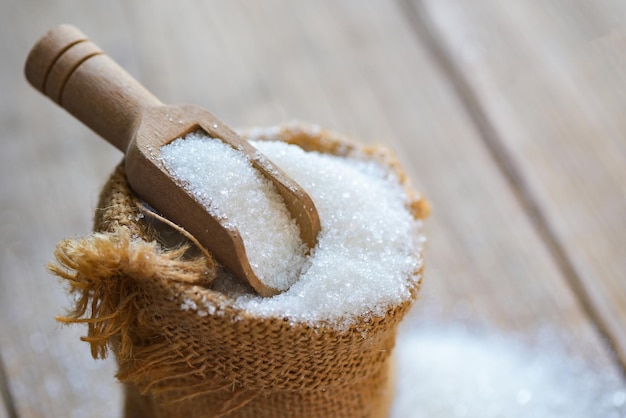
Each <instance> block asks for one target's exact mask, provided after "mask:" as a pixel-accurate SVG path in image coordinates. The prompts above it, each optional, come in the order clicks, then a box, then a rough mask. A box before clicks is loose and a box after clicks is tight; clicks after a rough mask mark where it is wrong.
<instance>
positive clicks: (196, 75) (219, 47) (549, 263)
mask: <svg viewBox="0 0 626 418" xmlns="http://www.w3.org/2000/svg"><path fill="white" fill-rule="evenodd" d="M6 10H7V13H3V14H1V15H0V23H2V25H0V39H1V40H2V42H3V43H4V44H5V45H3V53H4V56H3V58H4V59H3V60H0V91H2V92H3V100H2V101H0V117H2V121H3V127H4V135H5V136H6V137H7V138H10V139H11V141H5V142H4V146H5V149H4V152H3V153H0V159H1V160H0V162H1V163H0V179H1V180H0V186H1V187H0V193H1V194H2V199H0V202H1V203H0V210H1V213H2V215H3V220H4V221H3V223H2V225H1V229H0V237H1V238H2V240H3V242H10V243H11V245H10V246H6V247H3V250H2V252H0V272H1V273H0V274H1V276H2V280H0V317H2V318H3V320H2V321H1V322H0V350H1V353H2V356H3V360H4V361H5V364H6V369H7V370H6V371H7V376H8V377H9V384H10V387H11V391H12V393H13V396H14V399H15V406H16V409H17V411H18V413H19V415H20V416H28V417H44V416H85V417H109V416H118V415H119V410H120V391H119V387H118V386H117V385H116V384H115V382H114V378H113V374H114V371H115V366H114V364H113V362H95V361H93V360H91V359H90V357H89V354H88V347H87V346H86V345H85V344H84V343H81V342H79V341H78V336H79V335H82V334H84V333H85V330H84V329H83V328H80V327H77V328H62V329H58V327H57V326H56V325H55V324H54V321H53V319H52V318H53V316H54V315H55V314H58V313H62V309H63V307H66V306H68V305H69V301H68V298H67V297H66V296H65V295H64V292H63V290H62V288H61V287H60V286H59V285H58V283H56V282H55V280H51V278H50V277H49V276H48V275H47V274H46V273H45V271H44V269H43V267H42V266H43V265H44V264H45V263H46V261H48V260H49V259H50V257H51V254H52V249H53V246H54V243H55V242H56V241H58V240H59V239H62V238H64V237H66V236H71V235H74V234H83V233H87V232H88V230H89V227H90V220H91V213H92V207H93V205H94V204H95V200H96V196H97V192H98V188H99V186H100V185H101V183H102V182H103V181H104V179H105V178H106V176H107V174H108V173H109V172H110V171H111V170H112V168H113V166H114V165H115V164H116V163H117V161H119V158H120V154H119V153H118V152H117V151H116V150H114V149H112V147H110V146H109V145H108V144H106V143H104V141H102V140H100V139H98V138H96V137H95V135H93V134H92V133H90V132H89V131H87V130H86V129H85V128H83V127H82V126H80V124H79V123H78V122H76V121H73V120H72V119H71V118H70V117H69V116H68V115H67V114H65V113H64V112H63V111H62V110H60V109H56V108H54V106H53V105H52V104H51V103H50V102H48V101H46V100H45V99H44V98H42V97H41V95H39V94H38V93H36V92H34V91H33V90H32V89H31V88H30V87H29V86H27V85H26V83H25V82H21V83H20V82H19V81H16V79H18V78H21V67H22V65H23V61H24V59H25V56H26V53H27V50H28V48H29V47H30V46H31V45H32V43H33V42H34V41H35V39H36V38H37V37H38V36H39V35H40V34H41V33H42V32H43V31H45V30H46V29H48V28H50V27H53V26H55V25H56V24H58V23H60V22H62V21H66V22H70V23H74V24H76V25H77V26H79V27H80V28H82V29H83V30H84V31H85V32H86V33H88V34H89V35H90V36H91V37H92V38H93V39H94V40H95V41H96V42H97V43H98V44H100V45H101V46H102V47H103V48H104V49H105V50H106V51H107V52H108V53H109V54H110V55H112V56H113V57H114V58H115V59H116V60H118V61H119V62H120V63H121V64H122V65H124V66H125V67H126V68H128V69H129V70H130V72H131V73H133V74H134V75H136V76H137V77H138V78H139V79H140V80H142V81H143V82H144V83H145V84H146V85H147V86H148V87H149V88H150V89H151V90H153V91H154V92H155V93H156V94H157V95H158V96H159V97H160V98H162V99H163V100H164V101H167V102H171V103H176V102H191V103H196V104H200V105H202V106H205V107H207V108H208V109H210V110H212V111H214V112H215V113H216V114H218V115H219V116H220V117H221V118H223V119H224V120H225V121H226V122H228V123H230V124H232V125H234V126H253V125H269V124H275V123H278V122H281V121H285V120H291V119H300V120H308V121H314V122H316V123H319V124H320V125H322V126H325V127H329V128H332V129H335V130H337V131H340V132H344V133H347V134H350V135H353V136H355V137H359V138H362V139H363V140H365V141H367V142H376V141H380V142H384V143H386V144H389V145H390V146H392V147H393V148H394V149H395V150H396V151H397V153H398V154H399V155H400V156H401V159H402V161H403V162H404V163H405V165H406V167H407V170H408V172H409V173H410V174H411V176H412V177H413V179H414V181H415V183H416V185H417V186H418V188H420V189H422V190H423V191H424V193H425V194H426V195H427V196H428V197H429V198H430V199H431V200H432V202H433V206H434V208H435V209H434V215H433V217H432V218H431V220H430V221H429V222H428V233H429V235H430V237H431V241H430V244H429V246H430V249H429V252H428V255H427V260H428V272H427V277H426V283H425V290H424V295H423V297H422V299H421V300H420V303H419V306H420V309H419V310H418V311H416V315H422V316H428V317H429V318H447V319H451V318H452V319H453V318H457V319H458V318H459V317H462V318H463V320H465V321H468V322H485V323H487V324H490V325H492V326H497V327H499V328H501V329H502V330H504V331H506V332H516V333H518V332H521V333H524V334H525V335H526V336H527V338H528V339H532V337H533V336H534V335H535V334H536V332H538V331H539V330H540V329H543V328H544V327H548V328H550V329H553V330H557V331H558V332H557V338H561V339H563V340H567V341H570V342H571V346H570V350H571V352H572V353H573V354H575V355H577V356H580V357H583V358H585V359H587V360H588V361H593V362H595V364H596V365H597V366H598V367H601V368H602V369H603V370H606V372H607V373H608V374H611V373H614V372H615V370H614V369H613V368H612V366H613V363H612V360H611V358H610V355H609V354H608V353H607V350H606V349H605V347H604V346H603V344H602V342H601V340H600V339H599V338H598V336H597V334H596V333H595V330H594V328H593V326H592V324H591V323H590V321H589V320H588V318H587V317H586V314H585V312H584V311H583V310H582V309H581V306H580V305H579V302H578V299H577V298H576V295H574V294H573V293H572V291H571V290H570V288H569V286H568V284H567V282H566V280H565V278H564V277H563V275H562V274H561V272H560V271H559V268H558V266H557V264H556V263H555V262H554V260H553V258H552V257H551V255H550V254H549V253H548V251H547V249H546V247H545V245H544V243H543V242H542V241H541V239H540V238H539V236H538V235H537V233H536V232H535V230H534V229H533V226H532V224H531V222H530V221H529V220H528V218H527V216H526V214H525V213H524V210H523V208H522V207H521V206H520V205H519V202H518V201H517V199H516V197H515V193H514V191H512V190H511V189H510V187H509V184H508V183H507V181H506V180H505V179H504V178H503V176H502V174H501V172H500V170H499V168H498V167H497V165H496V164H494V162H493V160H492V158H491V155H490V153H489V151H488V150H487V149H486V148H485V147H484V144H483V142H482V140H481V138H480V135H479V133H478V132H477V131H476V130H475V129H474V126H473V123H472V121H471V120H470V118H469V117H468V115H467V113H466V112H465V110H464V109H463V107H462V105H461V104H460V103H459V102H458V100H457V97H456V95H455V94H454V91H453V90H451V88H450V86H449V85H448V83H447V81H446V80H445V79H443V78H442V77H441V75H440V74H439V71H438V69H437V67H436V66H435V65H433V62H432V60H431V57H430V56H429V54H428V53H427V52H426V50H425V49H424V47H423V45H422V44H421V43H420V42H419V41H418V40H417V39H416V38H415V37H414V34H413V33H412V32H411V28H410V27H409V25H408V24H407V22H406V20H405V19H404V17H403V16H402V14H401V12H400V10H399V9H397V8H395V6H394V4H392V3H390V2H367V3H364V2H359V1H354V0H352V1H350V0H348V1H325V2H315V3H312V2H311V3H309V2H307V3H304V2H300V3H297V4H295V3H292V2H288V1H278V0H272V1H266V2H263V3H262V4H261V3H260V2H256V1H253V0H241V1H232V2H219V1H207V2H176V3H174V2H168V1H155V2H153V3H151V5H150V7H146V6H145V5H141V4H140V3H139V2H124V1H120V2H107V3H102V4H99V3H89V4H86V3H84V2H81V1H77V0H74V1H67V2H63V3H62V4H55V5H54V6H51V5H49V4H48V3H47V2H43V1H39V0H27V1H17V0H10V1H9V3H8V6H7V8H6ZM113 22H114V23H113ZM112 25H113V26H114V27H115V30H111V28H112V27H113V26H112ZM9 41H10V44H9ZM29 115H36V117H37V120H36V123H35V122H34V121H33V120H32V118H31V117H29ZM536 278H540V280H537V279H536Z"/></svg>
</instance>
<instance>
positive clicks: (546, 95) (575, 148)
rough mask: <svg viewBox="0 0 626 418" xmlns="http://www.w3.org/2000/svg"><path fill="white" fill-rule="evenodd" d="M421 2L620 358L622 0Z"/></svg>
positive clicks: (625, 346) (539, 222) (625, 276)
mask: <svg viewBox="0 0 626 418" xmlns="http://www.w3.org/2000/svg"><path fill="white" fill-rule="evenodd" d="M416 6H417V9H418V12H419V11H421V12H420V14H421V16H420V20H422V21H424V22H429V23H428V26H429V29H428V30H431V31H432V35H431V36H432V38H433V39H437V40H438V41H437V44H438V47H440V48H441V49H442V50H443V53H444V54H446V55H447V56H448V57H449V65H450V66H452V67H454V68H455V70H454V74H453V77H455V78H456V79H457V80H456V83H465V84H467V86H468V94H469V95H472V96H473V97H474V100H475V101H476V102H475V108H474V109H473V111H474V112H481V113H482V114H484V115H485V120H484V121H482V122H483V123H484V124H485V125H488V126H489V128H490V129H492V130H493V138H490V141H492V142H490V143H489V146H490V148H491V149H492V152H493V153H494V155H495V158H496V159H498V160H499V163H500V165H502V166H504V167H506V168H507V169H508V170H509V173H508V177H509V179H510V181H511V183H512V185H513V187H514V188H516V189H517V190H518V193H519V194H520V199H521V201H522V204H523V205H525V207H526V208H527V211H528V212H529V214H531V215H532V216H533V217H535V224H536V228H538V229H543V231H541V235H542V238H543V240H544V241H545V242H546V244H547V245H548V246H549V249H550V252H551V254H552V256H553V257H554V258H555V259H556V260H557V262H558V263H559V265H560V269H561V271H562V273H563V274H564V276H565V277H566V278H567V280H569V281H570V283H571V286H572V288H574V289H576V291H577V292H578V294H579V295H580V296H581V301H582V303H583V304H584V305H585V307H586V309H587V311H588V314H589V315H590V316H592V317H594V318H595V320H596V323H597V324H598V327H599V328H600V330H601V331H602V332H603V333H604V334H606V335H607V336H608V337H609V338H610V339H611V341H613V343H614V344H615V348H616V350H617V351H618V353H619V356H620V358H621V361H622V363H623V364H626V292H625V291H624V288H625V287H626V257H625V256H624V255H625V254H626V252H625V248H626V123H625V122H624V117H623V112H624V97H625V95H626V84H625V83H624V81H625V79H624V74H625V73H624V68H626V54H625V53H624V52H625V51H624V47H626V27H624V26H620V25H621V24H622V23H623V22H624V21H625V19H626V3H624V2H611V1H603V2H587V1H551V2H545V1H542V0H532V1H524V2H497V1H488V0H485V1H483V0H480V1H476V2H471V5H470V4H469V3H468V2H463V1H460V0H444V1H439V0H429V1H426V2H424V4H423V5H421V6H420V5H419V4H416ZM424 26H426V25H424Z"/></svg>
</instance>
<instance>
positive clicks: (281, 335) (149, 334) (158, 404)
mask: <svg viewBox="0 0 626 418" xmlns="http://www.w3.org/2000/svg"><path fill="white" fill-rule="evenodd" d="M272 135H275V136H277V137H278V138H279V139H281V140H284V141H287V142H290V143H295V144H297V145H299V146H301V147H302V148H304V149H305V150H309V151H311V150H316V151H320V152H328V153H333V154H339V155H357V154H358V155H362V156H363V155H367V156H368V157H367V158H376V159H379V160H380V161H381V162H383V163H385V164H387V165H389V166H390V167H392V168H393V169H394V170H396V172H397V173H398V175H399V177H400V179H401V181H402V182H405V183H406V178H405V176H404V173H403V172H402V171H401V169H400V168H399V166H398V165H397V163H395V161H394V160H393V159H392V158H391V157H390V156H389V154H387V153H385V152H383V151H382V150H381V149H379V148H365V147H362V146H360V145H357V144H355V143H352V142H349V141H347V140H345V139H343V138H341V137H338V136H336V135H334V134H331V133H329V132H327V131H324V130H320V129H312V128H303V127H300V126H288V127H282V128H280V129H276V130H275V132H273V133H272ZM407 187H409V186H408V185H407ZM413 196H415V195H413ZM411 210H412V212H413V214H414V216H415V217H416V218H423V217H425V216H426V213H427V206H426V203H425V201H424V200H423V199H420V198H419V197H415V198H414V199H413V201H412V205H411ZM163 237H164V234H163V231H162V230H160V231H157V230H155V228H154V227H153V224H152V223H151V222H148V219H147V215H146V214H145V213H144V212H143V211H142V210H141V203H140V202H139V201H138V199H137V198H136V197H135V196H134V195H133V193H132V191H131V190H130V189H129V187H128V184H127V183H126V179H125V177H124V170H123V168H122V166H121V165H120V166H119V167H118V168H117V169H116V171H115V172H114V173H113V175H112V176H111V178H110V179H109V181H108V182H107V184H106V186H105V187H104V189H103V191H102V193H101V198H100V202H99V205H98V209H97V211H96V217H95V224H94V232H93V233H92V234H91V235H90V236H87V237H85V238H82V239H70V240H65V241H63V242H61V243H60V244H59V245H58V247H57V250H56V256H57V263H56V264H53V265H52V266H51V269H52V271H53V272H54V273H55V274H57V275H59V276H60V277H62V278H63V279H65V280H66V281H67V282H68V284H69V287H70V290H71V291H72V292H73V293H76V305H75V306H74V309H73V311H72V313H71V315H69V316H68V317H63V318H60V320H61V321H64V322H69V323H74V322H85V323H87V324H88V328H89V332H88V336H87V337H85V340H86V341H88V342H89V343H90V344H91V348H92V354H93V355H94V357H104V356H105V355H106V354H107V352H108V350H111V351H112V352H113V353H114V354H115V355H116V357H117V360H118V363H119V372H118V378H119V379H120V380H121V381H122V382H124V383H125V384H126V395H127V403H126V412H125V414H126V418H134V417H179V416H180V417H242V418H243V417H255V418H256V417H311V418H313V417H324V418H326V417H384V416H386V414H387V409H388V405H389V401H390V399H391V396H392V387H391V383H392V379H391V377H390V364H391V357H390V354H391V352H392V348H393V345H394V340H395V334H396V329H397V325H398V323H399V322H400V320H401V319H402V317H403V316H404V314H405V313H406V311H407V310H408V309H409V307H410V305H411V304H412V302H413V299H412V300H407V301H406V302H404V303H402V304H400V305H398V306H394V307H391V308H390V309H389V310H388V312H387V314H386V315H385V316H384V317H373V318H367V319H363V320H362V321H356V322H355V323H354V324H353V325H352V326H350V327H349V329H343V330H338V329H336V328H335V327H333V326H332V325H331V324H326V323H319V324H315V326H311V325H307V324H304V323H294V322H293V321H289V320H287V319H283V318H259V317H256V316H253V315H251V314H249V313H247V312H245V311H242V310H240V309H238V308H235V307H234V306H233V305H232V303H231V301H230V300H229V299H228V298H227V297H226V296H224V295H222V294H220V293H217V292H215V291H212V290H211V289H210V282H211V280H212V279H213V278H214V277H215V275H216V272H217V268H218V267H217V265H216V263H215V262H214V260H212V259H211V257H210V255H203V254H199V255H198V254H195V255H193V254H192V255H190V253H191V251H189V250H187V249H186V247H184V246H183V247H176V248H172V247H170V246H167V245H162V244H159V243H157V241H158V240H159V239H161V240H162V239H163ZM420 274H421V272H420ZM418 286H419V282H416V285H415V288H414V289H413V292H412V293H413V297H415V296H416V295H417V292H418ZM183 303H184V304H186V305H190V304H191V305H195V306H211V307H212V308H211V309H208V310H206V311H200V310H199V309H187V310H183V309H181V304H183Z"/></svg>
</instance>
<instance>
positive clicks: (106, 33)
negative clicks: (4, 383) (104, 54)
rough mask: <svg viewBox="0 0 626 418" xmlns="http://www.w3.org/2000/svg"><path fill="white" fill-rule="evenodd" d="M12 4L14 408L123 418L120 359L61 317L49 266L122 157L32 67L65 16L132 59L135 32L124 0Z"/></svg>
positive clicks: (7, 260)
mask: <svg viewBox="0 0 626 418" xmlns="http://www.w3.org/2000/svg"><path fill="white" fill-rule="evenodd" d="M4 3H5V4H4V5H3V12H2V13H0V26H1V27H0V39H1V41H0V42H2V54H3V59H2V60H0V74H1V76H0V89H1V91H2V99H1V100H0V117H1V118H2V138H3V141H2V145H3V151H2V157H0V158H1V159H2V164H0V165H1V168H0V178H1V179H2V180H0V195H1V198H0V202H1V203H0V213H1V214H2V224H1V226H0V236H1V237H2V242H3V244H4V245H3V247H2V250H1V251H0V276H1V278H2V279H1V280H0V317H1V318H2V321H0V350H1V355H2V360H3V362H4V365H5V372H6V376H7V380H8V384H9V386H10V391H11V394H12V395H13V406H14V408H15V410H16V412H17V416H20V417H119V416H120V411H121V409H122V407H121V390H120V387H119V384H117V383H116V382H115V379H114V377H113V376H114V374H115V370H116V366H115V364H114V363H115V362H114V360H113V359H109V360H107V361H105V362H103V361H95V360H93V359H92V358H91V355H90V353H89V347H88V345H87V344H85V343H82V342H80V341H79V337H80V336H81V335H84V334H85V333H86V329H84V328H82V327H75V328H65V327H63V328H62V327H60V326H59V325H58V324H57V323H56V322H55V320H54V317H55V316H56V315H59V314H63V313H64V310H65V308H66V307H68V306H69V297H68V296H67V295H66V294H65V291H64V289H63V287H62V286H60V285H59V282H58V281H57V280H56V279H55V278H53V277H52V276H50V275H49V274H48V273H47V272H46V270H45V264H46V263H47V262H48V261H50V260H51V258H52V251H53V248H54V245H55V243H56V242H57V241H59V240H60V239H62V238H64V237H68V236H72V235H78V234H84V233H87V232H88V231H89V229H90V226H91V219H92V208H93V205H94V204H95V202H96V199H97V195H98V189H99V188H100V187H101V185H102V183H103V181H104V179H105V178H106V176H107V173H108V172H110V170H111V167H112V165H113V164H115V163H116V162H117V161H119V160H120V155H119V154H116V153H115V151H114V150H111V149H109V147H108V146H107V144H105V143H101V142H103V141H101V140H98V139H97V138H95V136H94V135H93V134H91V133H90V132H88V131H87V130H85V129H84V128H83V127H82V126H81V125H80V124H79V123H78V122H75V121H73V120H71V118H69V117H68V116H67V115H66V114H65V112H64V111H62V110H60V109H58V108H56V107H55V106H54V105H53V104H52V103H51V102H50V101H49V100H47V99H45V98H44V97H43V96H42V95H41V94H39V93H37V92H35V91H34V89H32V88H31V87H30V86H29V85H28V84H27V83H26V81H25V79H24V76H23V73H22V68H23V65H24V61H25V59H26V55H27V53H28V50H29V49H30V47H31V46H32V45H33V43H34V42H35V41H36V40H37V38H38V37H39V36H41V35H42V34H43V33H44V32H45V31H47V30H48V29H50V28H52V27H54V26H56V25H58V24H60V23H62V22H65V21H72V22H75V23H76V24H77V25H81V26H88V27H89V28H90V31H91V32H93V33H94V35H96V36H99V37H101V39H103V41H104V42H105V43H106V44H107V45H108V46H109V48H110V49H113V50H116V51H117V52H118V55H121V56H122V59H124V56H129V55H132V54H128V53H126V54H123V53H120V51H122V52H123V49H121V48H118V45H123V44H124V43H125V41H126V40H125V39H122V38H123V36H120V34H127V33H128V32H127V31H125V30H123V29H122V28H123V26H124V25H123V24H121V25H120V24H119V23H115V26H116V27H117V28H118V30H115V31H111V30H110V28H111V24H112V23H111V22H120V21H121V17H122V15H121V14H120V13H119V11H120V9H119V7H117V6H116V4H115V2H107V4H106V5H104V4H103V5H96V4H94V5H89V6H86V5H85V4H83V3H81V2H78V1H75V2H68V3H67V4H64V5H63V6H60V7H57V6H56V5H53V4H51V3H48V2H45V1H25V2H21V1H9V2H4ZM131 68H132V66H131ZM94 156H96V158H94Z"/></svg>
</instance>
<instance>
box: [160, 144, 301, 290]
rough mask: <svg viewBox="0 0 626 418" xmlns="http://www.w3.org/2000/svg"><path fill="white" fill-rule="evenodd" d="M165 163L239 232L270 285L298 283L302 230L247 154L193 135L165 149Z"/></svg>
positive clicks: (280, 287)
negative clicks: (253, 165) (300, 230)
mask: <svg viewBox="0 0 626 418" xmlns="http://www.w3.org/2000/svg"><path fill="white" fill-rule="evenodd" d="M161 159H162V161H163V163H164V164H165V166H166V167H167V169H168V171H169V172H170V173H171V174H172V176H173V177H174V178H175V179H176V180H178V181H179V182H180V183H181V185H183V187H185V188H186V189H187V190H188V191H189V192H191V193H192V194H193V195H194V196H195V198H196V199H197V200H198V201H199V202H200V203H202V204H203V205H204V206H205V207H206V208H207V210H208V211H209V212H210V213H211V214H212V215H213V216H215V217H217V218H218V219H220V220H221V221H222V223H223V225H224V226H226V227H230V228H233V227H236V228H237V229H238V230H239V233H240V234H241V237H242V239H243V241H244V245H245V248H246V254H247V256H248V259H249V261H250V265H251V267H252V269H253V270H254V272H255V274H256V275H257V276H258V277H259V279H260V280H261V281H262V282H263V283H264V284H266V285H268V286H270V287H272V288H274V289H278V290H284V289H287V288H288V287H289V286H290V285H291V284H292V283H293V282H294V281H296V280H297V279H298V274H299V272H300V269H301V267H302V265H303V263H304V261H305V255H304V254H305V251H306V247H305V245H304V244H303V243H302V241H301V240H300V232H299V229H298V226H297V224H296V222H295V221H294V220H293V219H292V218H291V215H290V214H289V212H288V211H287V209H286V207H285V205H284V203H283V199H282V197H281V196H280V195H279V194H278V192H277V191H276V190H275V188H274V186H273V184H272V183H271V181H270V180H268V179H266V178H265V177H264V176H263V175H261V174H260V173H259V172H258V171H257V170H255V169H254V168H253V167H252V165H251V163H250V161H249V160H248V159H247V158H246V156H245V155H243V153H241V152H238V151H237V150H235V149H233V148H232V147H231V146H230V145H228V144H225V143H223V142H222V141H220V140H217V139H213V138H210V137H208V136H206V135H204V134H201V133H191V134H189V135H187V136H186V137H185V138H182V139H177V140H175V141H173V142H172V143H170V144H168V145H165V146H163V147H162V148H161ZM268 243H269V244H270V245H268Z"/></svg>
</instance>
